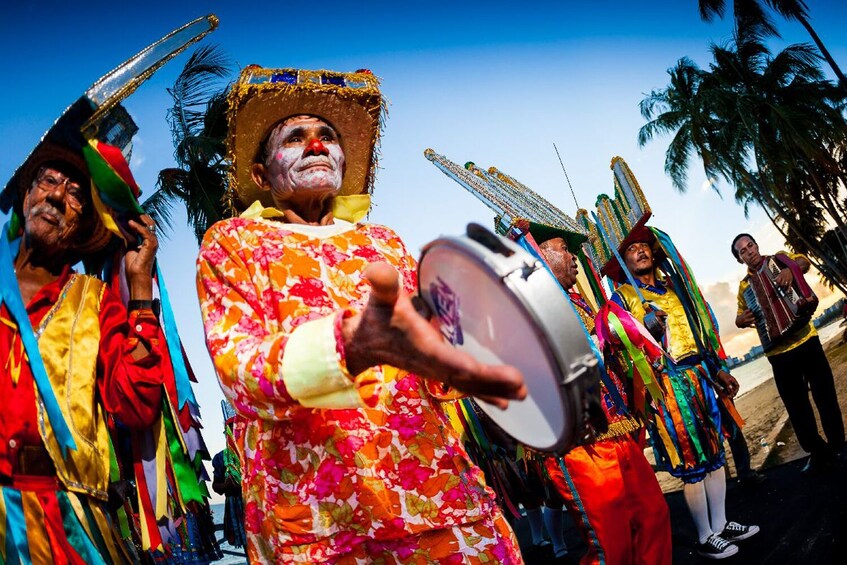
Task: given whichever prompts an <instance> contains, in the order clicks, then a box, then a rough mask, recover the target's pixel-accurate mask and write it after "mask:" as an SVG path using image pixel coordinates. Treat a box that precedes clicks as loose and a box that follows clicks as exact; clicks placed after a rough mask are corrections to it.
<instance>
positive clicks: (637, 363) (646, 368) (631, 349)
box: [608, 312, 664, 401]
mask: <svg viewBox="0 0 847 565" xmlns="http://www.w3.org/2000/svg"><path fill="white" fill-rule="evenodd" d="M608 320H609V325H610V326H611V327H612V329H613V330H614V331H615V333H616V334H617V336H618V337H619V338H620V340H621V343H623V346H624V349H626V352H627V354H628V355H629V358H630V359H632V364H633V366H634V367H635V368H636V369H637V370H638V375H639V376H640V377H641V382H642V383H643V384H644V388H646V389H647V391H648V392H649V393H650V396H652V397H653V399H654V400H656V401H660V400H662V398H664V394H663V393H662V389H661V388H659V384H658V383H657V382H656V381H655V380H653V366H652V365H650V363H648V362H647V359H646V358H645V357H644V352H643V351H641V350H640V349H639V348H637V347H636V346H635V344H633V343H632V342H631V341H630V340H629V336H628V335H627V334H626V330H625V329H624V327H623V324H621V321H620V319H619V318H618V317H617V315H616V314H615V313H614V312H609V316H608Z"/></svg>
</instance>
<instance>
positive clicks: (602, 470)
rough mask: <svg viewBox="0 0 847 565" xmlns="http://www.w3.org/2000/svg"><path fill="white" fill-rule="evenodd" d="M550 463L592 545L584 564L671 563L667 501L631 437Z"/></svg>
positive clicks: (555, 480)
mask: <svg viewBox="0 0 847 565" xmlns="http://www.w3.org/2000/svg"><path fill="white" fill-rule="evenodd" d="M562 461H564V465H562ZM546 467H547V472H548V473H549V474H550V479H551V480H552V482H553V484H554V485H556V488H557V489H558V491H559V493H560V494H561V495H562V497H563V498H564V499H565V503H566V505H567V507H568V511H569V512H570V513H571V515H572V516H573V518H574V521H575V522H576V524H577V527H578V528H579V531H580V534H581V535H582V538H583V540H584V541H585V544H586V545H587V546H588V553H586V554H585V556H583V558H582V561H581V563H583V564H587V563H597V564H608V565H623V564H627V565H628V564H636V563H639V564H641V563H643V564H645V565H646V564H649V565H663V564H667V565H670V563H671V525H670V517H669V513H668V505H667V503H666V502H665V497H664V496H663V495H662V490H661V489H660V488H659V483H658V482H657V481H656V475H655V473H653V470H652V469H651V468H650V465H649V463H647V460H646V459H645V458H644V452H643V451H642V450H641V448H639V447H638V444H636V443H635V442H634V441H633V440H632V439H630V438H629V436H625V437H619V438H614V439H609V440H605V441H600V442H597V443H594V444H592V445H588V446H584V447H577V448H576V449H574V450H573V451H571V452H570V453H568V454H567V455H565V456H564V457H563V458H553V457H550V458H549V459H547V461H546Z"/></svg>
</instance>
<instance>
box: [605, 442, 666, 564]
mask: <svg viewBox="0 0 847 565" xmlns="http://www.w3.org/2000/svg"><path fill="white" fill-rule="evenodd" d="M618 449H619V450H620V451H621V468H622V469H623V473H622V475H623V480H624V488H625V493H626V494H625V496H626V504H627V507H628V508H629V511H628V514H629V515H630V516H631V518H632V532H633V534H632V540H633V542H632V556H631V559H632V561H631V562H632V563H634V564H638V565H670V564H671V561H672V557H671V554H672V549H673V546H672V544H671V521H670V512H669V511H668V504H667V502H665V497H664V495H663V494H662V489H661V487H659V482H658V481H657V480H656V473H655V472H654V471H653V469H652V468H651V467H650V464H649V463H648V462H647V459H646V458H645V457H644V451H643V450H642V449H641V448H640V447H638V444H637V443H635V441H633V440H632V439H629V438H625V439H621V440H619V443H618Z"/></svg>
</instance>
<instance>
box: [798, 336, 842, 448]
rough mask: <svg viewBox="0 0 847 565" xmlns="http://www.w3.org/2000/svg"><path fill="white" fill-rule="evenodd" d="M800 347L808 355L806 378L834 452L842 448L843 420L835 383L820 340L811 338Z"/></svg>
mask: <svg viewBox="0 0 847 565" xmlns="http://www.w3.org/2000/svg"><path fill="white" fill-rule="evenodd" d="M800 347H805V348H806V350H807V352H808V354H807V355H806V356H805V357H806V360H807V363H808V365H807V370H806V376H807V378H808V381H809V387H810V388H811V389H812V398H814V400H815V406H817V408H818V414H819V415H820V417H821V425H822V426H823V431H824V434H826V439H827V442H828V443H829V445H830V447H832V448H833V449H834V450H839V449H841V448H842V447H843V446H844V420H843V419H842V416H841V407H840V406H839V404H838V394H837V392H836V391H835V381H834V379H833V377H832V368H831V367H830V366H829V361H828V360H827V358H826V354H825V353H824V351H823V346H821V340H820V338H818V337H813V338H812V339H810V340H809V341H807V342H806V343H804V344H803V345H801V346H800Z"/></svg>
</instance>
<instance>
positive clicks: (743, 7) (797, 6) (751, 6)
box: [698, 0, 847, 89]
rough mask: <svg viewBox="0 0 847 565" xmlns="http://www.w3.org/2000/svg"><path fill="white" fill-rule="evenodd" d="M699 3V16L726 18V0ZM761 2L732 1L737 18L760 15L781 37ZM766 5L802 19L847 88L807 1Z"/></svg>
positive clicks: (788, 0)
mask: <svg viewBox="0 0 847 565" xmlns="http://www.w3.org/2000/svg"><path fill="white" fill-rule="evenodd" d="M698 4H699V7H700V18H702V19H703V20H704V21H707V22H708V21H712V19H713V18H714V17H715V16H717V17H719V18H723V16H724V12H725V11H726V1H725V0H698ZM762 4H763V2H762V1H761V0H733V10H734V13H735V17H736V19H738V18H739V17H741V18H751V17H752V18H758V19H759V21H760V22H761V23H762V24H763V25H764V26H765V27H766V28H767V30H768V34H769V35H774V36H776V37H779V32H777V29H776V27H775V26H774V25H773V22H772V21H771V19H770V17H769V16H768V14H767V12H766V11H765V9H764V6H763V5H762ZM764 4H767V5H768V6H769V7H770V8H771V9H773V10H774V11H775V12H776V13H778V14H779V15H780V16H782V17H783V18H785V19H786V20H793V21H796V22H799V23H800V25H802V26H803V27H804V28H806V31H807V32H808V33H809V35H810V36H811V37H812V41H814V42H815V45H816V46H817V47H818V51H820V53H821V55H823V57H824V59H826V62H827V63H828V64H829V66H830V67H831V68H832V71H833V72H834V73H835V76H836V77H838V81H839V84H840V85H841V87H842V88H843V89H847V78H845V77H844V73H843V72H841V69H840V68H839V66H838V65H837V64H836V62H835V59H833V58H832V55H831V54H830V52H829V50H828V49H827V48H826V46H824V44H823V41H821V38H820V36H818V34H817V32H816V31H815V30H814V28H813V27H812V24H811V23H810V22H809V7H808V6H807V5H806V3H805V2H804V1H803V0H764Z"/></svg>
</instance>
